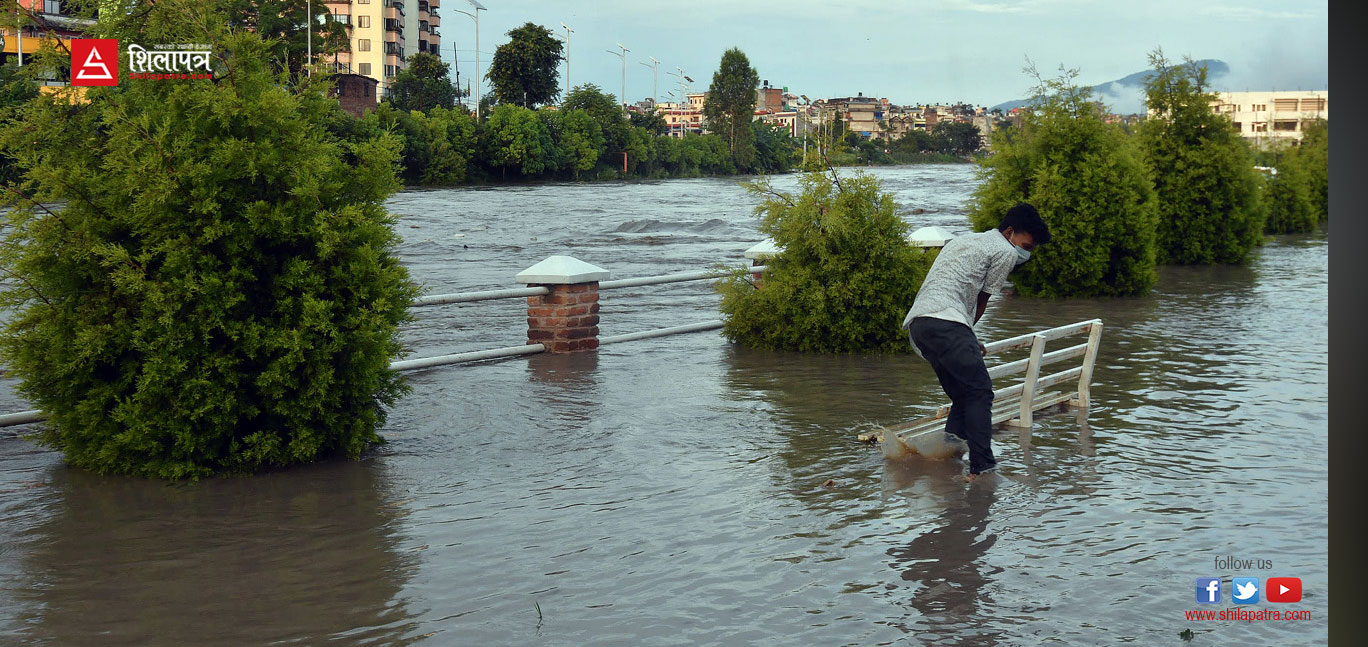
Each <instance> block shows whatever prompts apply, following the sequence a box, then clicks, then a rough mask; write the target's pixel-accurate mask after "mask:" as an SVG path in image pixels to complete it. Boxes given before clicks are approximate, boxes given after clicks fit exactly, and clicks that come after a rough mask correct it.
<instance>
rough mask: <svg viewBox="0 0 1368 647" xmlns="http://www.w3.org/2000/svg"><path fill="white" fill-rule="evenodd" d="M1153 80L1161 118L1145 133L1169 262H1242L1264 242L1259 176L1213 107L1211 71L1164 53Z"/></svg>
mask: <svg viewBox="0 0 1368 647" xmlns="http://www.w3.org/2000/svg"><path fill="white" fill-rule="evenodd" d="M1150 63H1151V65H1153V66H1154V73H1153V74H1151V75H1150V76H1149V78H1148V80H1147V81H1146V83H1145V95H1146V102H1147V105H1148V106H1149V108H1150V110H1151V111H1153V116H1151V117H1150V118H1148V119H1146V120H1145V121H1144V123H1142V124H1141V125H1140V130H1139V137H1140V145H1141V150H1142V151H1143V154H1144V159H1145V162H1146V164H1147V166H1148V167H1149V172H1150V178H1151V179H1152V180H1153V182H1154V189H1155V191H1156V193H1157V195H1158V199H1159V201H1158V206H1159V230H1158V233H1159V238H1158V240H1159V248H1158V259H1159V262H1161V263H1172V264H1179V265H1191V264H1213V263H1238V262H1241V261H1243V260H1244V258H1245V257H1246V256H1247V255H1248V254H1249V251H1250V250H1251V249H1253V248H1254V247H1255V246H1256V245H1258V244H1259V243H1260V242H1261V241H1262V240H1263V228H1264V223H1263V209H1262V208H1261V207H1260V205H1259V178H1258V175H1257V173H1258V172H1257V171H1255V170H1254V164H1253V160H1252V159H1251V158H1250V155H1249V152H1248V149H1246V148H1245V146H1244V145H1243V144H1242V143H1241V141H1240V138H1239V135H1238V134H1236V133H1235V131H1234V129H1233V128H1231V126H1230V119H1229V117H1227V116H1225V115H1219V114H1216V113H1214V112H1212V111H1211V107H1210V106H1211V102H1212V101H1213V100H1214V98H1215V96H1214V95H1213V94H1212V93H1210V92H1209V91H1208V90H1207V70H1206V66H1205V65H1198V64H1196V63H1194V62H1193V61H1192V60H1191V59H1188V60H1187V62H1186V63H1185V64H1183V65H1172V64H1170V63H1169V61H1168V60H1167V59H1166V58H1165V57H1164V55H1163V52H1162V51H1160V50H1155V51H1154V52H1152V53H1151V54H1150Z"/></svg>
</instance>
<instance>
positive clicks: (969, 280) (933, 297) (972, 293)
mask: <svg viewBox="0 0 1368 647" xmlns="http://www.w3.org/2000/svg"><path fill="white" fill-rule="evenodd" d="M1016 262H1017V253H1016V247H1015V246H1014V245H1012V243H1010V242H1008V241H1007V238H1006V237H1005V236H1003V235H1002V232H1000V231H998V230H996V229H989V230H988V231H983V232H979V233H977V234H969V235H966V236H960V237H958V238H951V239H950V241H949V242H947V243H946V244H945V247H943V248H941V251H940V255H938V256H936V260H935V262H934V263H932V264H931V269H930V270H928V271H927V272H926V280H924V281H922V285H921V289H919V290H918V291H917V298H916V300H915V301H913V302H912V307H911V308H910V309H909V310H908V311H907V316H906V317H904V318H903V323H902V325H903V328H911V326H912V319H914V318H916V317H935V318H936V319H944V320H946V321H956V322H959V323H962V324H964V325H966V326H969V327H970V328H971V329H972V328H973V327H974V311H975V310H977V309H978V295H979V293H980V292H987V293H988V294H1001V293H1002V287H1003V285H1004V284H1005V283H1006V282H1007V275H1008V274H1009V273H1010V272H1011V271H1012V268H1015V267H1016ZM912 348H913V350H916V348H917V346H916V344H913V345H912ZM917 354H918V355H921V351H919V350H918V351H917Z"/></svg>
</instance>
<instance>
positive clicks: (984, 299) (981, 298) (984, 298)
mask: <svg viewBox="0 0 1368 647" xmlns="http://www.w3.org/2000/svg"><path fill="white" fill-rule="evenodd" d="M988 296H989V295H988V293H987V292H979V295H978V310H975V311H974V323H978V322H979V318H981V317H983V311H984V310H987V309H988Z"/></svg>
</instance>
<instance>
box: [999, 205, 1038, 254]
mask: <svg viewBox="0 0 1368 647" xmlns="http://www.w3.org/2000/svg"><path fill="white" fill-rule="evenodd" d="M1008 227H1011V228H1012V231H1024V232H1026V233H1028V234H1030V235H1031V237H1032V238H1034V239H1035V244H1037V245H1044V244H1045V243H1048V242H1050V228H1049V227H1047V226H1046V225H1045V221H1044V220H1042V219H1041V218H1040V213H1039V212H1037V211H1036V208H1035V207H1033V206H1031V204H1030V203H1028V202H1018V203H1016V204H1015V205H1013V206H1012V208H1011V209H1008V210H1007V215H1005V216H1003V217H1002V222H1000V223H998V231H1006V230H1007V228H1008Z"/></svg>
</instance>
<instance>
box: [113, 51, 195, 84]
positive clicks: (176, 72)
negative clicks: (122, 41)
mask: <svg viewBox="0 0 1368 647" xmlns="http://www.w3.org/2000/svg"><path fill="white" fill-rule="evenodd" d="M152 47H153V49H150V50H149V49H145V48H143V47H142V46H140V45H129V46H128V78H130V79H148V80H153V81H161V80H182V81H183V80H189V79H212V78H214V73H213V70H211V69H210V68H209V59H210V57H211V56H212V55H213V52H212V51H210V50H209V49H207V48H206V49H197V48H198V47H202V46H200V45H153V46H152Z"/></svg>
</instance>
